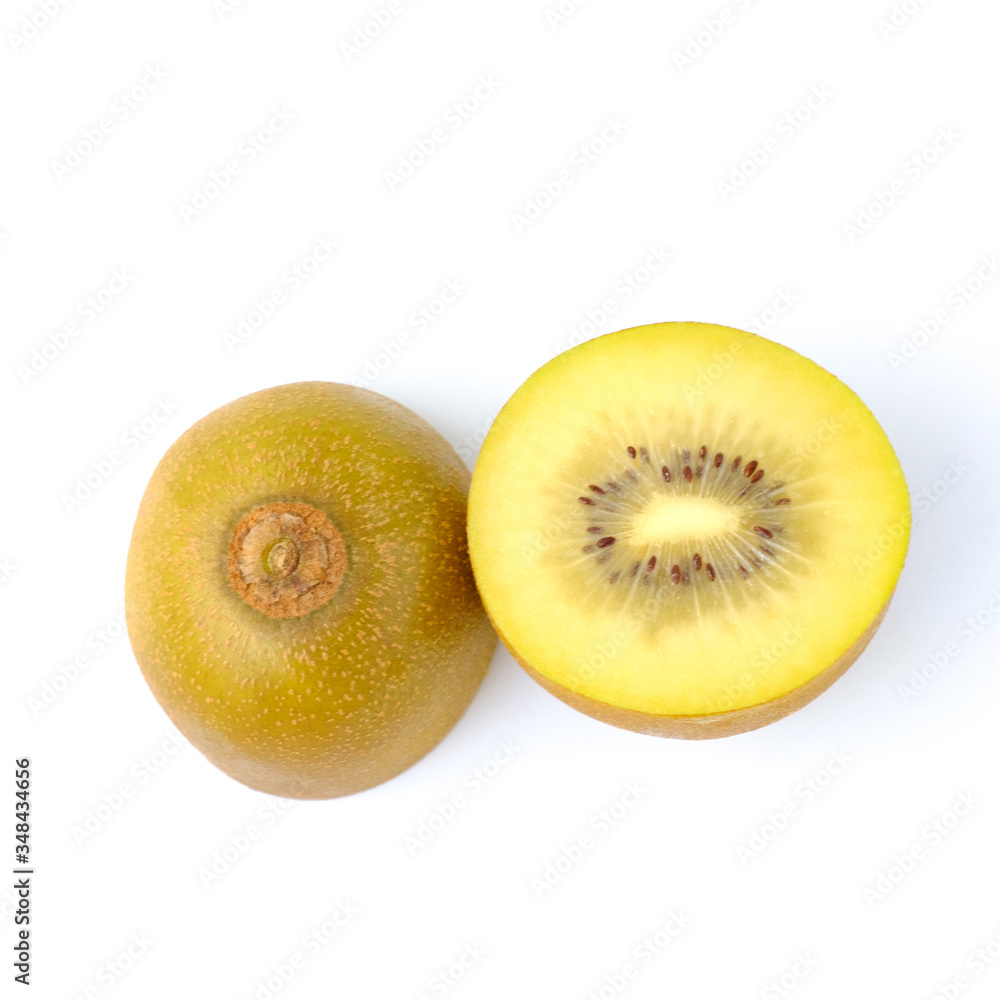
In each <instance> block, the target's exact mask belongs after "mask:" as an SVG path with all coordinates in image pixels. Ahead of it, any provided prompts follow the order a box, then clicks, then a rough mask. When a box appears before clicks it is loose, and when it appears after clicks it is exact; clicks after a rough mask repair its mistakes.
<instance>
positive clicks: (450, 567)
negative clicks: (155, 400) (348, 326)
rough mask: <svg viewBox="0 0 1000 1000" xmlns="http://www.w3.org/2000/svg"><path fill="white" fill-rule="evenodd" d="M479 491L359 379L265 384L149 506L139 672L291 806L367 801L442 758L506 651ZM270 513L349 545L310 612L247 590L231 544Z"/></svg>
mask: <svg viewBox="0 0 1000 1000" xmlns="http://www.w3.org/2000/svg"><path fill="white" fill-rule="evenodd" d="M469 482H470V475H469V472H468V470H467V469H466V468H465V465H464V464H463V463H462V461H461V459H460V458H459V457H458V455H457V454H456V453H455V451H454V449H452V448H451V446H450V445H449V444H448V443H447V442H446V441H445V440H444V438H442V437H441V436H440V435H439V434H438V433H437V432H436V431H435V430H434V429H433V428H432V427H431V426H430V425H429V424H427V423H426V422H425V421H423V420H422V419H421V418H420V417H418V416H417V415H416V414H414V413H413V412H412V411H410V410H408V409H407V408H406V407H404V406H402V405H400V404H398V403H396V402H394V401H392V400H390V399H388V398H386V397H384V396H382V395H380V394H378V393H375V392H372V391H370V390H367V389H361V388H357V387H354V386H348V385H341V384H338V383H330V382H300V383H294V384H290V385H283V386H277V387H274V388H270V389H265V390H262V391H260V392H256V393H253V394H251V395H249V396H244V397H242V398H240V399H237V400H235V401H234V402H231V403H229V404H227V405H225V406H223V407H220V408H219V409H217V410H215V411H213V412H212V413H210V414H208V415H207V416H205V417H204V418H202V419H201V420H199V421H198V422H197V423H196V424H194V425H193V426H192V427H191V428H189V429H188V430H187V431H186V432H185V433H184V434H183V435H182V436H181V437H180V438H179V439H178V440H177V441H176V442H175V443H174V444H173V445H172V446H171V448H170V449H169V450H168V451H167V453H166V454H165V455H164V457H163V459H162V460H161V462H160V463H159V465H158V466H157V468H156V470H155V471H154V473H153V475H152V477H151V479H150V481H149V484H148V486H147V488H146V491H145V494H144V495H143V498H142V501H141V504H140V507H139V511H138V515H137V517H136V522H135V526H134V529H133V533H132V539H131V543H130V547H129V554H128V562H127V568H126V580H125V591H126V600H125V609H126V621H127V625H128V631H129V637H130V640H131V643H132V648H133V650H134V653H135V656H136V660H137V661H138V664H139V666H140V668H141V670H142V673H143V675H144V677H145V679H146V681H147V683H148V684H149V687H150V689H151V690H152V692H153V694H154V696H155V697H156V698H157V700H158V701H159V702H160V704H161V706H162V707H163V708H164V710H165V711H166V712H167V714H168V715H169V716H170V718H171V719H172V721H173V722H174V724H175V725H176V726H177V727H178V729H180V731H181V732H182V733H183V734H184V735H185V736H186V737H187V738H188V739H189V740H190V741H191V743H192V744H194V745H195V746H196V747H197V748H198V749H199V750H200V751H201V752H202V753H203V754H204V755H205V756H206V757H207V758H208V759H209V760H210V761H212V763H214V764H215V765H216V766H218V767H219V768H220V769H221V770H223V771H224V772H226V773H227V774H228V775H230V776H231V777H233V778H235V779H236V780H237V781H240V782H242V783H244V784H246V785H248V786H250V787H251V788H254V789H257V790H259V791H262V792H267V793H269V794H272V795H278V796H283V797H288V798H302V799H322V798H332V797H336V796H341V795H348V794H352V793H355V792H358V791H362V790H364V789H367V788H371V787H373V786H375V785H378V784H380V783H381V782H384V781H386V780H388V779H390V778H392V777H394V776H395V775H397V774H399V773H400V772H402V771H404V770H406V769H407V768H408V767H410V766H411V765H413V764H414V763H415V762H416V761H418V760H419V759H420V758H422V757H423V756H424V755H425V754H427V753H428V752H429V751H430V750H431V749H433V748H434V747H435V746H436V745H437V744H438V743H439V742H440V741H441V739H443V737H444V736H445V735H446V734H447V733H448V731H449V730H450V729H451V728H452V727H453V726H454V724H455V723H456V722H457V721H458V719H459V718H460V717H461V715H462V714H463V712H464V711H465V709H466V708H467V706H468V705H469V703H470V701H471V700H472V698H473V696H474V694H475V692H476V690H477V689H478V687H479V685H480V683H481V681H482V679H483V677H484V676H485V674H486V671H487V668H488V665H489V662H490V660H491V658H492V655H493V652H494V650H495V647H496V642H497V637H496V633H495V632H494V631H493V629H492V626H491V624H490V622H489V619H488V617H487V616H486V614H485V612H484V610H483V607H482V604H481V602H480V600H479V597H478V594H477V592H476V588H475V583H474V579H473V576H472V571H471V567H470V565H469V559H468V550H467V543H466V537H465V516H466V502H467V496H468V490H469ZM267 505H275V506H274V507H273V509H274V510H277V511H278V512H279V514H282V515H286V514H287V513H289V512H290V513H291V514H292V516H293V518H294V516H295V515H296V513H297V512H299V513H300V512H302V511H307V510H309V509H313V510H315V511H317V512H319V514H317V515H316V517H317V518H321V519H322V520H324V522H325V521H327V520H328V522H329V523H332V525H333V526H334V528H335V533H338V534H339V537H340V538H341V539H342V545H343V553H342V554H345V555H346V565H343V564H339V565H338V569H337V573H342V576H341V577H340V578H339V579H336V580H334V581H333V584H332V585H331V586H332V589H333V593H332V596H327V597H324V598H323V599H322V600H321V601H320V602H319V603H318V606H315V607H312V608H310V609H309V610H307V611H306V612H305V613H302V614H296V613H295V612H294V611H293V612H281V613H278V614H280V616H278V617H272V616H271V614H272V613H270V612H264V611H262V610H260V608H259V607H257V606H254V605H253V604H251V603H249V602H248V600H247V599H246V598H245V596H241V594H240V593H238V592H237V587H236V586H235V583H234V579H233V577H232V572H233V565H234V563H233V553H232V552H231V551H230V548H231V545H232V544H233V540H234V537H237V538H238V537H240V536H239V534H238V533H237V528H238V527H239V526H240V525H241V524H246V523H247V519H248V516H249V517H250V520H251V521H252V520H253V512H255V511H257V512H258V513H259V512H260V510H261V509H262V508H265V509H266V508H267ZM294 523H300V522H294ZM314 547H315V546H314ZM320 548H321V549H323V551H324V552H326V553H327V555H326V556H325V557H324V558H327V561H328V562H330V565H331V566H333V565H334V562H333V561H331V559H332V557H330V556H329V553H328V550H327V545H326V543H324V544H323V545H321V546H320ZM305 551H306V550H305V548H303V549H302V552H303V553H305ZM334 575H336V574H334ZM291 579H292V580H294V579H296V578H295V577H294V575H293V577H292V578H291ZM310 582H311V581H310ZM303 586H306V584H303ZM316 589H317V588H313V590H312V591H308V592H307V594H306V597H305V598H304V599H305V600H310V599H311V598H310V597H309V594H311V593H315V591H316ZM330 589H331V587H328V588H327V590H328V591H329V590H330ZM293 596H294V595H293ZM294 603H295V602H294V600H292V601H291V606H294ZM275 613H277V612H275Z"/></svg>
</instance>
